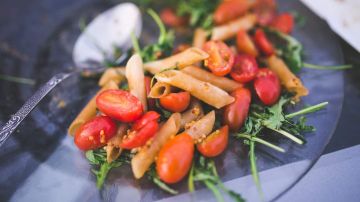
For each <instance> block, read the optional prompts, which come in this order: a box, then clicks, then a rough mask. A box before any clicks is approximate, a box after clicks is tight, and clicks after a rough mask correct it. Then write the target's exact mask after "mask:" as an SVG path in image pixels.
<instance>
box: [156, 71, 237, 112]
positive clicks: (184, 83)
mask: <svg viewBox="0 0 360 202" xmlns="http://www.w3.org/2000/svg"><path fill="white" fill-rule="evenodd" d="M155 78H156V79H157V80H158V81H159V82H164V83H168V84H170V85H172V86H175V87H177V88H180V89H183V90H185V91H188V92H189V93H190V94H191V95H193V96H194V97H196V98H198V99H199V100H201V101H203V102H205V103H207V104H209V105H211V106H214V107H216V108H217V109H220V108H221V107H223V106H225V105H228V104H230V103H232V102H233V101H234V98H233V97H231V96H230V95H229V94H228V93H227V92H225V91H223V90H222V89H220V88H218V87H216V86H214V85H212V84H210V83H208V82H204V81H200V80H198V79H196V78H194V77H192V76H190V75H187V74H185V73H183V72H181V71H178V70H168V71H164V72H161V73H159V74H157V75H155Z"/></svg>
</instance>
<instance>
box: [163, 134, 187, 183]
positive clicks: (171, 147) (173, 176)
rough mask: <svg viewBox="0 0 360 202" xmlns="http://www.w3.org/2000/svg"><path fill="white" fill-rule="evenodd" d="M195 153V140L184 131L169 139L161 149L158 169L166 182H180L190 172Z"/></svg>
mask: <svg viewBox="0 0 360 202" xmlns="http://www.w3.org/2000/svg"><path fill="white" fill-rule="evenodd" d="M193 155H194V141H193V139H192V137H190V135H188V134H186V133H183V134H180V135H177V136H175V137H174V138H173V139H171V140H169V141H168V142H167V143H166V144H165V145H164V146H163V147H162V148H161V150H160V152H159V155H158V158H157V160H156V171H157V174H158V175H159V177H160V179H161V180H163V181H164V182H166V183H169V184H171V183H176V182H179V181H180V180H181V179H182V178H184V177H185V175H186V174H187V173H188V171H189V169H190V167H191V162H192V159H193Z"/></svg>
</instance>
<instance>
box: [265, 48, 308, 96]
mask: <svg viewBox="0 0 360 202" xmlns="http://www.w3.org/2000/svg"><path fill="white" fill-rule="evenodd" d="M267 64H268V67H269V68H270V69H271V70H272V71H274V72H275V74H276V75H277V76H278V77H279V79H280V81H281V84H282V85H283V86H284V87H285V89H286V90H288V91H289V92H292V93H295V96H294V100H295V101H299V100H300V97H302V96H306V95H308V94H309V91H308V89H307V88H306V87H305V86H304V85H303V83H302V82H301V80H300V79H299V78H298V77H296V75H295V74H293V73H292V72H291V71H290V69H289V68H288V66H287V65H286V64H285V62H284V61H283V60H282V59H281V58H279V57H277V56H275V55H273V56H270V57H268V58H267Z"/></svg>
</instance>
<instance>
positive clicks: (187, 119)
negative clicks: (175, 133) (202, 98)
mask: <svg viewBox="0 0 360 202" xmlns="http://www.w3.org/2000/svg"><path fill="white" fill-rule="evenodd" d="M203 115H204V110H203V108H202V106H201V103H200V102H199V100H197V99H195V98H193V99H192V100H191V103H190V107H189V109H188V110H187V111H185V112H183V113H182V114H181V125H180V128H181V129H184V128H186V126H187V124H191V123H192V122H193V121H197V120H198V119H199V118H201V117H202V116H203Z"/></svg>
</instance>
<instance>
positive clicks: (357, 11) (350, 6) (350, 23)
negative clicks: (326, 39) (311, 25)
mask: <svg viewBox="0 0 360 202" xmlns="http://www.w3.org/2000/svg"><path fill="white" fill-rule="evenodd" d="M301 1H302V2H303V3H304V4H305V5H306V6H307V7H309V8H310V9H311V10H312V11H313V12H315V13H316V14H317V15H319V16H320V17H321V18H323V19H324V20H325V21H327V23H328V24H329V26H330V27H331V29H332V30H333V31H335V32H336V33H337V34H338V35H339V36H341V37H342V38H343V39H344V40H345V41H347V42H348V43H349V44H350V45H352V46H353V47H354V48H355V49H356V50H357V51H358V52H360V1H359V0H301Z"/></svg>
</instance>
